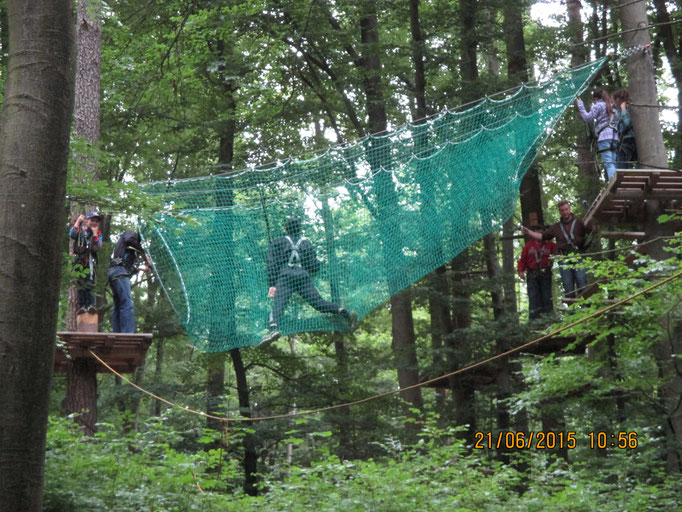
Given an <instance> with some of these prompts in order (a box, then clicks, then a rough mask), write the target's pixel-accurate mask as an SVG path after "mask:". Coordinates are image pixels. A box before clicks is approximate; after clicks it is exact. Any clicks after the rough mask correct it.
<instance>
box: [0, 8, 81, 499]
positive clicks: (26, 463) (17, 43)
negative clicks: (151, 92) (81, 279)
mask: <svg viewBox="0 0 682 512" xmlns="http://www.w3.org/2000/svg"><path fill="white" fill-rule="evenodd" d="M6 5H7V19H8V24H9V41H10V43H9V46H10V55H9V65H8V68H7V69H8V72H7V81H6V83H5V93H4V97H3V103H2V114H1V116H0V261H2V265H3V267H2V272H0V289H1V290H2V298H0V411H2V414H0V500H2V508H3V509H4V510H21V511H25V512H38V511H40V510H41V508H42V494H43V473H44V456H45V435H46V431H47V412H48V402H49V391H50V380H51V377H52V367H53V364H54V350H55V343H54V340H55V334H56V325H57V306H58V302H59V277H60V269H61V243H60V241H61V240H62V236H63V218H62V212H63V211H64V209H63V208H64V197H65V187H66V164H67V159H68V150H69V145H68V144H69V135H70V133H69V132H70V127H71V114H72V109H73V91H74V69H75V47H74V38H75V34H74V27H75V24H74V18H73V6H72V4H71V2H70V1H68V0H34V1H32V2H24V1H23V0H8V1H7V2H6ZM36 212H39V214H36Z"/></svg>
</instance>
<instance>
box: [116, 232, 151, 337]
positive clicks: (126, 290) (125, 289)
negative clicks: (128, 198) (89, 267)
mask: <svg viewBox="0 0 682 512" xmlns="http://www.w3.org/2000/svg"><path fill="white" fill-rule="evenodd" d="M138 258H142V259H144V261H145V266H143V267H142V268H138V267H137V266H136V264H137V260H138ZM138 270H143V271H145V272H150V271H151V263H150V262H149V257H148V256H147V254H146V253H145V252H144V249H143V248H142V244H141V243H140V235H139V233H137V232H136V231H131V230H127V231H124V232H123V233H121V236H120V238H119V239H118V242H116V246H115V247H114V253H113V255H112V259H111V262H110V263H109V273H108V274H107V277H108V280H109V285H110V286H111V291H112V295H113V300H114V309H113V312H112V314H111V330H112V331H113V332H125V333H133V332H135V308H134V306H133V294H132V289H131V287H130V278H131V276H132V275H133V274H135V273H137V271H138Z"/></svg>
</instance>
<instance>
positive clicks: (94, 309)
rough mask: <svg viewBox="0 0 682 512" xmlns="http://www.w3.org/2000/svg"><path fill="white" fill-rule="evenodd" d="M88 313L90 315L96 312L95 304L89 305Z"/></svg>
mask: <svg viewBox="0 0 682 512" xmlns="http://www.w3.org/2000/svg"><path fill="white" fill-rule="evenodd" d="M88 313H90V314H91V315H96V314H97V308H96V307H95V306H92V305H91V306H89V307H88Z"/></svg>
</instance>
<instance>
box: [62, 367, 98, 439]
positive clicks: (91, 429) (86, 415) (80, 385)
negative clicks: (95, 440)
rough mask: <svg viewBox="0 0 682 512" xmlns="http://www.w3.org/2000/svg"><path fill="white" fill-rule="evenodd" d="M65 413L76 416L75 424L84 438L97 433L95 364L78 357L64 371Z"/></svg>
mask: <svg viewBox="0 0 682 512" xmlns="http://www.w3.org/2000/svg"><path fill="white" fill-rule="evenodd" d="M66 413H67V414H77V416H76V422H77V423H78V424H79V425H80V426H81V430H82V431H83V433H84V434H85V435H86V436H92V435H95V432H97V426H96V424H97V363H96V362H95V360H94V359H90V358H85V357H79V358H77V359H74V360H73V361H71V362H70V363H69V365H68V367H67V371H66Z"/></svg>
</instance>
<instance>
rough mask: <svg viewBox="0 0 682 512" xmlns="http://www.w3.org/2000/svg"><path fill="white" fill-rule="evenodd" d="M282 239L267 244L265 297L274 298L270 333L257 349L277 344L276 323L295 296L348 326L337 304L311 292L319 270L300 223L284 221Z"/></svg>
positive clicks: (310, 245)
mask: <svg viewBox="0 0 682 512" xmlns="http://www.w3.org/2000/svg"><path fill="white" fill-rule="evenodd" d="M284 230H285V232H286V236H283V237H280V238H278V239H277V240H274V241H273V242H271V243H270V247H269V248H268V269H267V270H268V285H269V287H270V288H269V290H268V295H269V296H270V297H273V298H274V303H273V306H272V313H271V314H270V332H268V334H266V336H265V337H264V338H263V340H262V341H261V342H260V344H259V346H264V345H268V344H270V343H272V342H273V341H275V340H277V339H278V338H279V337H280V336H281V333H280V331H279V330H278V326H279V323H280V321H281V319H282V315H283V314H284V308H285V307H286V305H287V302H289V298H290V297H291V294H292V293H294V292H297V293H299V294H300V295H301V297H303V299H304V300H305V301H306V302H307V303H308V304H310V305H311V306H312V307H313V308H315V309H316V310H317V311H319V312H321V313H335V314H338V315H342V316H344V317H345V318H347V319H348V321H349V322H351V323H353V322H352V316H353V315H352V314H351V313H349V312H348V311H347V310H346V309H345V308H342V307H341V306H339V305H338V304H335V303H333V302H329V301H327V300H324V299H323V298H322V296H321V295H320V293H319V292H318V291H317V288H315V284H314V283H313V280H312V279H311V277H310V276H311V275H314V274H316V273H317V272H318V271H319V270H320V262H319V260H318V259H317V255H316V254H315V248H314V247H313V245H312V244H311V243H310V241H309V240H307V239H305V238H303V235H302V229H301V221H300V219H297V218H288V219H287V220H286V222H285V224H284Z"/></svg>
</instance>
